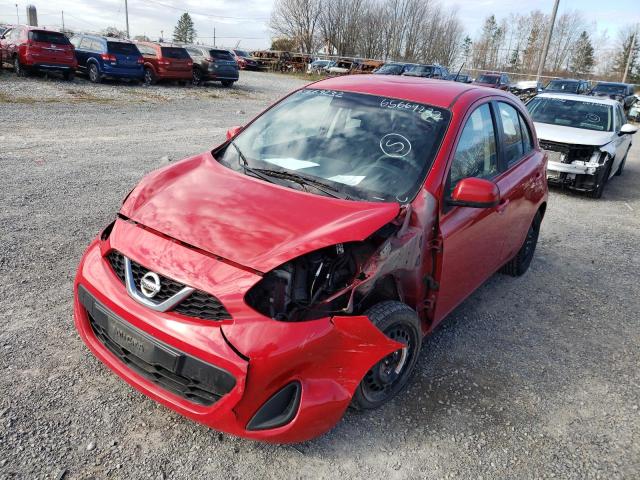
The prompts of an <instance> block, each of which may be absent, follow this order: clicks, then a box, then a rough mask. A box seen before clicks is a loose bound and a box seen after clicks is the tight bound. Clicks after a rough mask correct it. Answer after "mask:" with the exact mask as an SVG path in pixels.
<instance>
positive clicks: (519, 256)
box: [500, 212, 542, 277]
mask: <svg viewBox="0 0 640 480" xmlns="http://www.w3.org/2000/svg"><path fill="white" fill-rule="evenodd" d="M541 223H542V214H541V213H540V212H537V213H536V216H535V217H533V222H531V225H529V230H528V231H527V236H526V237H525V239H524V243H523V244H522V247H520V250H518V253H516V256H515V257H513V258H512V259H511V260H509V261H508V262H507V263H506V264H505V265H504V266H503V267H502V269H501V270H500V272H502V273H506V274H507V275H511V276H512V277H519V276H521V275H523V274H524V272H526V271H527V270H528V269H529V265H531V260H532V259H533V254H534V253H535V251H536V246H537V245H538V235H539V234H540V224H541Z"/></svg>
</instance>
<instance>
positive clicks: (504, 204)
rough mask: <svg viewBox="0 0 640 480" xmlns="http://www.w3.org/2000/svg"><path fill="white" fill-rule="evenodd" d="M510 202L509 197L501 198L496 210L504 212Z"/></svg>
mask: <svg viewBox="0 0 640 480" xmlns="http://www.w3.org/2000/svg"><path fill="white" fill-rule="evenodd" d="M509 202H510V200H509V199H508V198H505V199H503V200H500V203H499V204H498V206H497V207H496V212H498V213H504V211H505V209H506V208H507V205H509Z"/></svg>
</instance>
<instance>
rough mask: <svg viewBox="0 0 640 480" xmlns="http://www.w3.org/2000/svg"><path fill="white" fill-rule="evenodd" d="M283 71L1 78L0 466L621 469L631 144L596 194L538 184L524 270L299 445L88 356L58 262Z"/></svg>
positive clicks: (266, 95)
mask: <svg viewBox="0 0 640 480" xmlns="http://www.w3.org/2000/svg"><path fill="white" fill-rule="evenodd" d="M300 84H301V82H300V81H299V80H295V79H289V78H287V77H281V76H275V75H270V74H259V73H255V74H252V73H244V72H243V74H242V79H241V82H240V83H239V84H238V85H237V87H235V88H234V89H232V90H224V89H222V88H219V87H217V86H211V87H209V88H201V89H192V88H188V89H180V88H177V87H151V88H144V87H130V86H114V85H104V86H94V85H90V84H88V83H86V82H85V81H83V80H76V81H75V82H74V84H72V85H69V84H67V83H64V82H60V81H46V80H43V79H25V80H17V79H16V78H15V77H14V76H13V75H11V74H9V73H5V74H3V75H0V173H1V175H0V205H1V206H2V209H1V211H0V241H1V245H2V248H1V249H0V279H1V280H0V372H1V374H0V478H14V477H16V478H61V476H64V477H65V478H93V477H96V478H124V479H137V478H172V479H173V478H175V479H192V478H205V477H206V478H213V479H216V478H220V479H229V478H256V479H258V478H259V479H263V478H332V479H333V478H383V477H384V478H388V479H396V478H418V477H419V478H434V479H435V478H437V479H440V478H465V479H466V478H477V479H480V478H484V479H489V478H551V477H556V478H575V479H587V478H602V479H613V478H638V477H639V476H640V411H639V410H638V406H639V404H640V369H639V368H638V366H639V365H640V348H639V347H640V323H639V319H640V315H639V312H640V282H639V280H640V276H639V275H638V272H639V271H640V249H639V247H638V245H640V193H639V192H640V188H639V185H640V149H639V148H638V146H637V145H636V146H635V147H634V149H633V150H632V152H631V155H630V158H629V159H628V162H627V167H626V170H625V173H624V175H623V176H622V177H615V178H614V179H613V181H612V182H611V183H610V184H609V186H608V187H607V189H606V190H605V194H604V197H603V198H602V199H601V200H591V199H588V198H585V197H584V196H579V195H574V194H569V193H564V192H558V191H554V192H552V193H551V195H550V204H549V208H548V213H547V217H546V219H545V221H544V223H543V227H542V233H541V237H540V244H539V249H538V251H537V254H536V257H535V259H534V261H533V264H532V268H531V270H530V271H529V272H528V273H527V274H526V275H525V276H524V277H522V278H518V279H514V278H510V277H506V276H501V275H496V276H494V277H493V278H492V279H490V281H488V282H487V284H486V285H484V286H483V287H482V288H481V289H480V290H479V291H478V292H476V293H475V294H474V295H473V296H472V297H471V298H469V299H468V300H467V301H466V302H465V303H464V304H463V305H462V306H461V307H459V308H458V309H457V310H456V311H455V312H454V313H453V314H452V315H451V317H450V318H449V319H448V321H447V322H445V324H444V326H443V327H442V328H440V329H438V331H437V332H436V333H435V334H434V335H433V336H431V337H430V338H428V339H427V340H426V342H425V344H424V349H423V353H422V356H421V359H420V362H419V365H418V374H417V375H416V377H415V379H414V382H413V383H412V385H411V386H410V388H409V389H408V390H407V391H406V392H405V393H404V394H402V395H401V396H399V397H398V398H397V399H396V400H395V401H393V402H392V403H391V404H390V405H388V406H386V407H385V408H383V409H381V410H378V411H375V412H370V413H364V414H358V413H353V412H349V413H348V414H347V416H346V417H345V419H344V420H343V421H342V422H341V423H340V424H339V425H338V426H337V427H336V428H335V429H334V430H333V431H332V432H330V433H329V434H327V435H325V436H323V437H321V438H319V439H316V440H314V441H311V442H308V443H306V444H302V445H298V446H296V447H295V448H294V447H291V446H287V447H279V446H272V445H263V444H258V443H254V442H250V441H246V440H242V439H238V438H233V437H230V436H227V435H223V434H219V433H218V432H215V431H212V430H209V429H207V428H205V427H202V426H200V425H197V424H195V423H192V422H190V421H187V420H185V419H183V418H182V417H180V416H179V415H177V414H174V413H172V412H171V411H169V410H168V409H166V408H164V407H160V406H158V405H157V404H155V403H154V402H153V401H151V400H149V399H147V398H146V397H144V396H142V395H141V394H138V393H137V392H136V391H134V390H133V389H132V388H130V387H129V386H127V385H126V384H125V383H124V382H123V381H121V380H120V379H119V378H118V377H116V376H115V375H114V374H112V373H110V372H109V371H107V369H106V368H105V367H104V366H103V365H102V364H101V363H100V362H98V360H96V359H95V358H94V357H93V356H92V355H90V354H89V352H88V350H87V349H86V348H85V347H84V345H83V344H82V342H81V341H80V339H79V337H78V335H77V334H76V332H75V330H74V328H73V324H72V314H71V305H72V281H73V276H74V272H75V269H76V265H77V263H78V260H79V259H80V256H81V254H82V252H83V250H84V248H85V247H86V245H87V244H88V243H89V241H90V239H91V238H92V237H93V236H94V235H96V233H97V232H98V231H99V230H100V229H101V227H103V226H104V225H106V224H107V223H108V222H109V221H111V220H112V219H113V217H114V214H115V212H116V211H117V210H118V208H119V206H120V203H121V200H122V198H123V197H124V195H125V194H126V193H127V192H128V191H129V190H130V189H131V188H132V187H133V186H134V184H135V183H136V182H137V181H138V180H139V179H140V177H141V176H142V175H144V174H145V173H147V172H149V171H151V170H152V169H155V168H157V167H159V166H161V165H164V164H166V163H167V162H168V161H171V160H175V159H179V158H181V157H184V156H186V155H189V154H193V153H197V152H200V151H204V150H206V149H208V148H210V147H211V146H213V145H214V144H216V143H218V142H219V141H220V140H221V139H222V138H223V135H224V132H225V130H226V128H227V127H229V126H231V125H235V124H241V123H243V122H245V121H246V120H247V119H248V118H249V117H250V116H251V115H253V114H255V113H256V112H258V111H259V110H260V109H262V108H263V107H265V106H266V105H267V104H268V103H270V101H271V100H274V99H275V98H277V97H278V96H280V95H281V94H282V93H284V92H286V91H288V90H290V89H292V88H294V87H295V86H297V85H300ZM36 98H38V99H40V101H38V102H36V101H35V99H36ZM635 141H636V144H640V136H636V138H635Z"/></svg>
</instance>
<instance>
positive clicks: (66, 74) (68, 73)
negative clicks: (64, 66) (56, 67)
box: [62, 72, 76, 82]
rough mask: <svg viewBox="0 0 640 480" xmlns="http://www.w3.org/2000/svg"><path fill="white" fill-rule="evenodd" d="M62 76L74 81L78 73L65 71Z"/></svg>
mask: <svg viewBox="0 0 640 480" xmlns="http://www.w3.org/2000/svg"><path fill="white" fill-rule="evenodd" d="M62 78H64V79H65V81H67V82H73V79H74V78H76V74H75V72H64V73H63V74H62Z"/></svg>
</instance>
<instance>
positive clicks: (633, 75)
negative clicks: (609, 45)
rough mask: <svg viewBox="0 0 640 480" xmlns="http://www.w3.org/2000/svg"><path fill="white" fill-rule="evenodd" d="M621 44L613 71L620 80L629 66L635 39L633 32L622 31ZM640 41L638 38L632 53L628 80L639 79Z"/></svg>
mask: <svg viewBox="0 0 640 480" xmlns="http://www.w3.org/2000/svg"><path fill="white" fill-rule="evenodd" d="M621 37H622V38H621V39H620V40H621V41H620V46H619V47H618V48H619V49H618V52H617V53H616V55H615V57H614V61H613V71H614V72H615V74H616V77H619V78H618V79H619V80H622V75H623V74H624V69H625V68H626V67H627V61H628V59H629V52H630V51H631V43H632V41H633V32H628V33H627V32H624V33H621ZM639 43H640V42H638V40H637V39H636V41H635V44H634V48H633V52H632V53H631V64H630V65H629V74H628V75H627V82H635V81H637V80H639V79H638V78H637V77H638V76H640V71H638V70H640V68H638V67H640V65H638V52H639V51H640V45H639Z"/></svg>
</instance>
